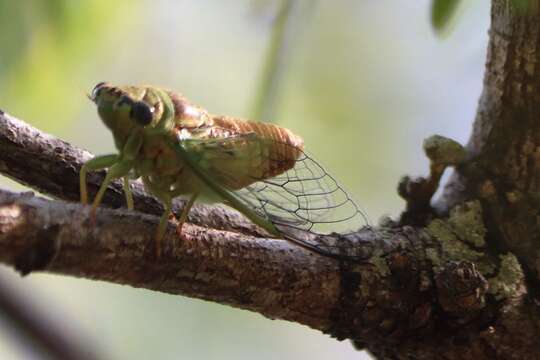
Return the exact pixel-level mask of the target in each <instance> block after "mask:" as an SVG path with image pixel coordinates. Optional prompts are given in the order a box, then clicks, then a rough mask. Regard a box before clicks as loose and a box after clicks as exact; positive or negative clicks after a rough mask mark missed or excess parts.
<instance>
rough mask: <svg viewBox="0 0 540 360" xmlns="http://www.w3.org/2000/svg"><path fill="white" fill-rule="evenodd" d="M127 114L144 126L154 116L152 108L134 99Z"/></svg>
mask: <svg viewBox="0 0 540 360" xmlns="http://www.w3.org/2000/svg"><path fill="white" fill-rule="evenodd" d="M129 116H130V117H131V118H132V119H133V120H135V121H136V122H137V123H138V124H139V125H141V126H146V125H148V124H150V123H151V122H152V117H153V116H154V108H153V107H150V106H148V105H147V104H146V103H144V102H142V101H135V102H134V103H133V105H132V106H131V111H130V113H129Z"/></svg>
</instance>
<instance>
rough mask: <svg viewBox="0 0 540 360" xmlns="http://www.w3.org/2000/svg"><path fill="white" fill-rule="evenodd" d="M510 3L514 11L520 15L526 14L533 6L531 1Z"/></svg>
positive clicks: (514, 0)
mask: <svg viewBox="0 0 540 360" xmlns="http://www.w3.org/2000/svg"><path fill="white" fill-rule="evenodd" d="M512 3H513V5H514V7H515V8H516V10H517V11H518V12H520V13H525V12H527V10H529V7H530V6H532V5H533V3H531V0H512ZM536 6H538V5H536Z"/></svg>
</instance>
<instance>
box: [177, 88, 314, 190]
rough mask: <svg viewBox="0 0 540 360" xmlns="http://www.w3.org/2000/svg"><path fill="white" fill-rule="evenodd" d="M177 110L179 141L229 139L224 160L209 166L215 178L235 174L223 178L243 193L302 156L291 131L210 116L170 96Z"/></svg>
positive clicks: (300, 142)
mask: <svg viewBox="0 0 540 360" xmlns="http://www.w3.org/2000/svg"><path fill="white" fill-rule="evenodd" d="M169 96H170V97H171V100H172V102H173V104H174V107H175V114H176V116H175V122H176V128H175V129H176V131H177V133H178V138H180V139H182V138H192V137H196V138H197V139H208V140H211V139H230V140H233V141H226V140H225V141H223V142H220V143H218V144H217V145H216V146H221V147H222V150H223V154H229V155H230V156H229V157H227V156H226V155H224V158H223V159H219V160H218V159H216V161H215V162H214V163H213V164H211V166H209V167H210V168H213V169H214V170H215V174H214V175H217V174H220V173H228V174H231V173H233V174H235V176H234V177H227V178H220V179H219V180H220V182H221V183H223V184H224V185H225V186H226V187H228V188H230V189H234V190H236V189H241V188H243V187H245V186H248V185H250V184H252V183H254V182H257V181H260V180H265V179H268V178H271V177H274V176H277V175H279V174H282V173H284V172H285V171H287V170H289V169H291V168H293V167H294V166H295V164H296V161H297V159H298V158H299V157H300V156H301V154H302V150H303V146H304V141H303V140H302V138H301V137H299V136H298V135H295V134H294V133H292V132H291V131H290V130H288V129H285V128H282V127H279V126H277V125H273V124H268V123H261V122H254V121H247V120H243V119H239V118H235V117H227V116H214V115H210V114H209V113H208V112H207V111H206V110H205V109H203V108H200V107H197V106H194V105H192V104H190V103H189V102H188V100H187V99H186V98H184V97H183V96H181V95H179V94H175V93H169Z"/></svg>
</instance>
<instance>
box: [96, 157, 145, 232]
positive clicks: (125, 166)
mask: <svg viewBox="0 0 540 360" xmlns="http://www.w3.org/2000/svg"><path fill="white" fill-rule="evenodd" d="M134 165H135V162H134V161H133V160H122V161H119V162H117V163H115V164H114V165H112V166H111V167H110V168H109V171H107V175H106V176H105V179H103V183H102V184H101V186H100V188H99V191H98V192H97V194H96V197H95V198H94V202H93V203H92V210H91V213H90V215H91V219H92V222H94V221H95V218H96V209H97V207H98V206H99V204H100V203H101V199H102V198H103V195H105V191H106V190H107V188H108V187H109V184H110V183H111V182H112V181H113V180H114V179H118V178H121V177H123V176H126V175H127V174H128V173H129V171H130V170H131V169H132V168H133V166H134Z"/></svg>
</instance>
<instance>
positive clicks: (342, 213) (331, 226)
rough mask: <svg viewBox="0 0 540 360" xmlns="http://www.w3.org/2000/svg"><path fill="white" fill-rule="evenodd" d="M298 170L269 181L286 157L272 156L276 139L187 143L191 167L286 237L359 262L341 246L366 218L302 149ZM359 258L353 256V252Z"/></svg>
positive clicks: (238, 138) (246, 137)
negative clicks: (268, 175)
mask: <svg viewBox="0 0 540 360" xmlns="http://www.w3.org/2000/svg"><path fill="white" fill-rule="evenodd" d="M278 145H279V146H280V147H283V149H284V151H286V152H289V153H293V152H294V153H296V154H297V158H296V159H295V162H294V166H292V167H290V168H288V169H287V170H284V171H283V172H281V173H280V174H278V175H276V176H274V177H271V178H265V177H264V176H261V174H265V171H264V169H267V168H272V169H276V168H279V166H282V164H283V161H284V160H283V158H282V157H280V156H276V155H275V153H274V154H273V155H272V156H270V155H269V154H271V153H272V152H271V151H268V149H269V147H275V146H276V143H275V140H268V139H264V138H260V137H257V136H254V135H253V134H242V135H237V136H233V137H226V138H212V139H201V140H194V139H189V140H184V141H182V147H183V150H184V151H185V153H186V154H187V155H188V157H189V158H191V159H192V161H191V162H192V166H196V167H198V169H197V170H198V171H200V172H201V173H202V174H203V176H206V177H208V178H210V179H214V180H215V181H216V182H218V183H219V184H220V185H222V186H223V187H224V188H226V189H227V191H230V192H231V193H232V194H233V195H234V197H235V199H237V200H238V201H240V202H241V203H242V204H243V205H244V206H245V207H247V208H249V209H250V210H251V211H253V212H254V213H255V214H256V215H257V216H258V217H260V218H262V219H265V220H267V221H269V222H270V223H271V224H273V226H274V227H275V228H276V229H277V230H278V232H279V233H280V234H281V235H282V236H283V237H285V238H287V239H289V240H291V241H293V242H296V243H299V244H301V245H303V246H305V247H308V248H310V249H312V250H314V251H316V252H318V253H321V254H323V255H328V256H332V257H341V256H344V257H355V256H354V255H348V254H351V252H350V251H349V249H344V247H346V246H347V244H346V243H347V242H346V241H340V239H343V238H345V237H346V236H347V235H348V234H351V233H354V232H356V231H357V230H359V229H360V228H361V227H362V226H365V225H367V224H368V220H367V217H366V215H365V214H364V213H363V212H362V211H361V210H360V209H359V207H358V206H357V205H356V203H355V202H354V201H353V200H352V199H351V197H350V196H349V195H348V194H347V192H346V191H345V190H344V189H343V188H342V187H341V186H340V185H339V184H338V183H337V181H336V180H335V179H334V178H333V177H332V176H331V175H330V174H328V173H327V172H326V171H325V170H324V168H323V167H322V166H321V165H319V163H317V162H316V161H315V160H314V159H313V158H311V157H310V156H308V155H307V154H306V153H305V152H304V151H302V150H301V149H298V148H294V149H286V147H290V146H291V145H288V144H283V143H280V144H278ZM353 253H354V252H353Z"/></svg>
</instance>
